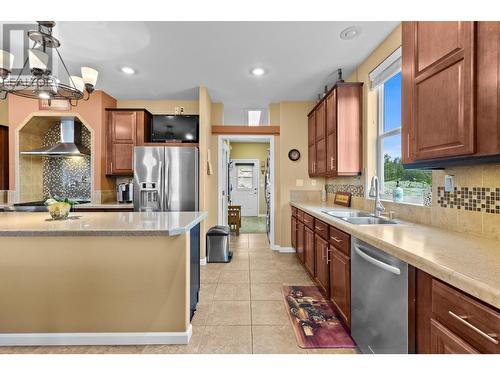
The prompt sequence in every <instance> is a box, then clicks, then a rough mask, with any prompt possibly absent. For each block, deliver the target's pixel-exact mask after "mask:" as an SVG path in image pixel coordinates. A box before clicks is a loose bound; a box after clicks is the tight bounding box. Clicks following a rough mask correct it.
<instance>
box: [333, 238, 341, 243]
mask: <svg viewBox="0 0 500 375" xmlns="http://www.w3.org/2000/svg"><path fill="white" fill-rule="evenodd" d="M330 238H331V239H332V240H334V241H335V242H337V243H341V242H342V240H339V239H338V238H337V237H330Z"/></svg>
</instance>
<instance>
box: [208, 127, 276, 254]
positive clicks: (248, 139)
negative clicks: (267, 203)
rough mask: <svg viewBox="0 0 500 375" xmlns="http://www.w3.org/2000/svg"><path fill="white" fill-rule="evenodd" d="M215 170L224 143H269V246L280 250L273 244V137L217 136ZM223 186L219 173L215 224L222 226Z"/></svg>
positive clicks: (274, 168) (220, 161)
mask: <svg viewBox="0 0 500 375" xmlns="http://www.w3.org/2000/svg"><path fill="white" fill-rule="evenodd" d="M217 138H218V139H217V143H218V145H217V170H218V171H220V170H221V168H223V166H222V147H223V144H224V141H226V140H228V141H242V142H255V141H257V142H269V148H270V159H269V162H270V168H271V208H270V209H271V217H270V221H271V229H270V232H269V243H270V244H271V249H273V248H274V249H276V248H280V247H279V246H277V245H276V244H275V240H274V239H275V225H276V224H275V220H274V218H275V196H276V186H275V182H274V181H275V175H276V167H275V165H276V164H275V155H274V153H275V137H274V135H234V134H232V135H229V134H228V135H218V136H217ZM222 186H224V181H222V176H221V173H217V200H218V204H217V223H218V224H219V225H222V223H223V221H222V207H221V202H222V194H221V189H222Z"/></svg>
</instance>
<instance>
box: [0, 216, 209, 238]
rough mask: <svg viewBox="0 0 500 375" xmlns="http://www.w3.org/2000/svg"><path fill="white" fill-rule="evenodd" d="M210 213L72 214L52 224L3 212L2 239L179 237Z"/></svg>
mask: <svg viewBox="0 0 500 375" xmlns="http://www.w3.org/2000/svg"><path fill="white" fill-rule="evenodd" d="M207 216H208V215H207V213H206V212H72V213H70V216H69V218H68V219H67V220H52V219H51V218H50V216H49V214H48V213H47V212H5V213H4V212H0V237H2V236H3V237H28V236H30V237H33V236H43V237H50V236H55V237H59V236H175V235H179V234H182V233H185V232H187V231H189V230H190V229H191V228H193V227H194V226H195V225H196V224H198V223H200V222H201V221H202V220H204V219H206V218H207Z"/></svg>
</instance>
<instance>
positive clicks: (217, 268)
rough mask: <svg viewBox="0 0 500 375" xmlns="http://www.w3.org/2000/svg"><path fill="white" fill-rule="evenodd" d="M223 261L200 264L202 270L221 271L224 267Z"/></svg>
mask: <svg viewBox="0 0 500 375" xmlns="http://www.w3.org/2000/svg"><path fill="white" fill-rule="evenodd" d="M225 265H226V264H225V263H207V264H206V265H204V266H201V269H202V270H211V271H222V270H223V269H224V266H225Z"/></svg>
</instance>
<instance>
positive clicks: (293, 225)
mask: <svg viewBox="0 0 500 375" xmlns="http://www.w3.org/2000/svg"><path fill="white" fill-rule="evenodd" d="M290 224H291V226H290V229H291V235H292V238H291V242H292V248H293V249H296V248H297V219H296V218H295V217H294V216H292V220H291V222H290Z"/></svg>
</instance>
